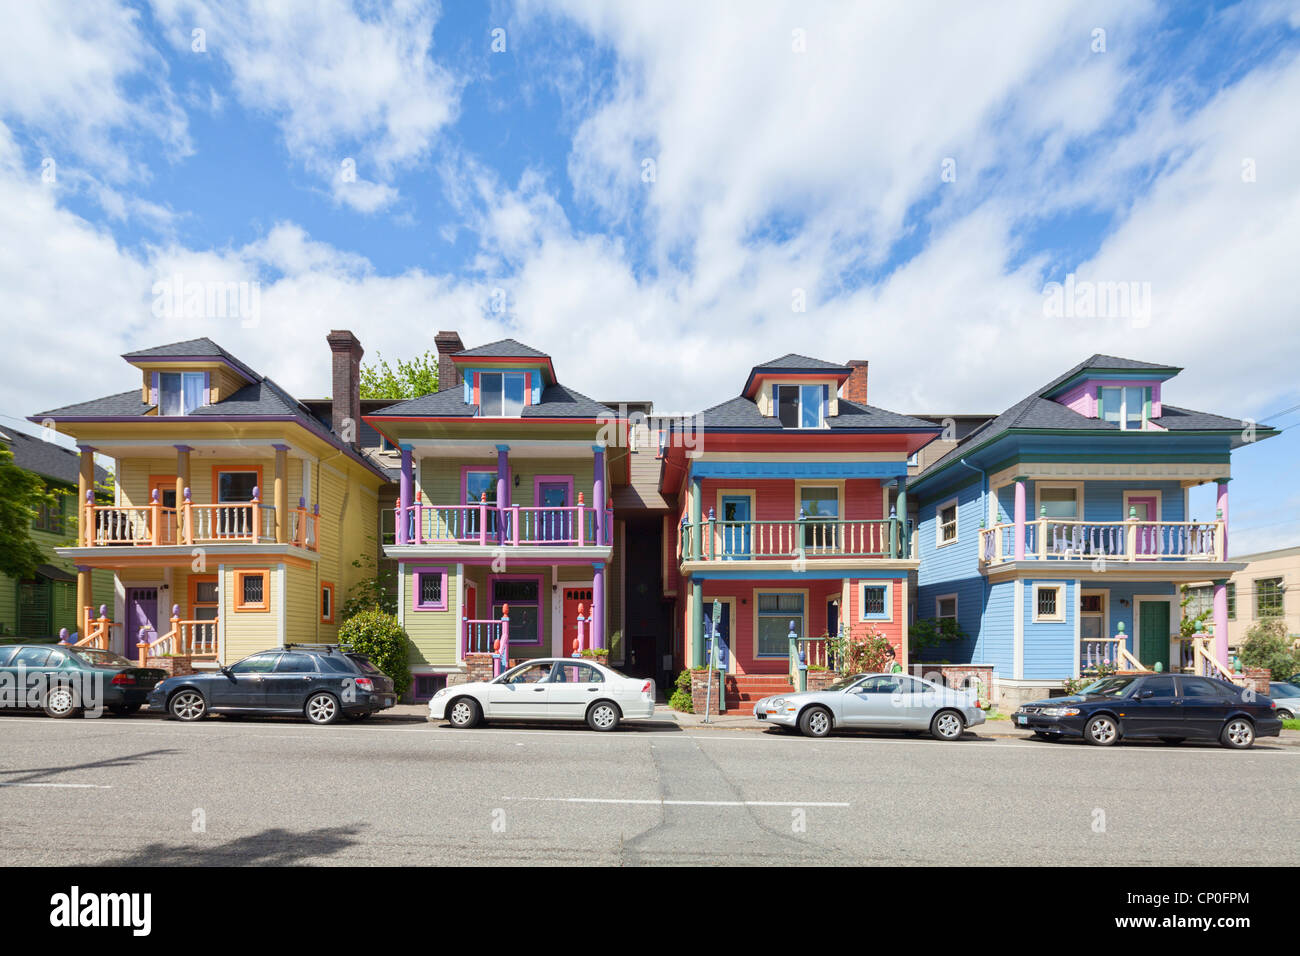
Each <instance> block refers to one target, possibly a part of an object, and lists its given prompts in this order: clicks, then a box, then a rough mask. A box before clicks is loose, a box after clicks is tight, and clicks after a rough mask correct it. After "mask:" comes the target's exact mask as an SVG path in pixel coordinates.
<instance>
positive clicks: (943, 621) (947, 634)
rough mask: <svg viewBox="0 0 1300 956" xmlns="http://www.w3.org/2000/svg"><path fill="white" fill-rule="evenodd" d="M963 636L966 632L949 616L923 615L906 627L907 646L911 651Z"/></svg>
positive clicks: (949, 642) (945, 642)
mask: <svg viewBox="0 0 1300 956" xmlns="http://www.w3.org/2000/svg"><path fill="white" fill-rule="evenodd" d="M965 636H966V632H965V631H963V630H962V629H961V628H959V627H958V626H957V621H956V620H955V619H953V618H951V617H923V618H921V619H920V620H918V621H914V622H913V623H912V626H911V627H909V628H908V629H907V646H908V647H909V648H911V649H912V650H913V651H921V650H924V649H925V648H929V647H938V646H939V645H941V644H951V643H952V642H953V641H957V640H961V639H962V638H964V637H965Z"/></svg>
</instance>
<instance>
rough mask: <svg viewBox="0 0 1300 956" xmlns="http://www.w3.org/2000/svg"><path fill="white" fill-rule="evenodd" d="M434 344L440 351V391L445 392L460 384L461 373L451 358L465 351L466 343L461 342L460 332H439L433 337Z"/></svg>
mask: <svg viewBox="0 0 1300 956" xmlns="http://www.w3.org/2000/svg"><path fill="white" fill-rule="evenodd" d="M433 344H434V347H435V348H437V350H438V391H440V392H445V391H446V390H447V389H449V388H455V387H456V386H457V385H459V384H460V373H459V372H458V371H457V369H456V363H455V362H453V361H452V360H451V357H452V356H453V355H455V354H456V353H457V352H463V351H465V343H463V342H462V341H461V340H460V333H459V332H439V333H438V334H437V335H435V336H434V337H433Z"/></svg>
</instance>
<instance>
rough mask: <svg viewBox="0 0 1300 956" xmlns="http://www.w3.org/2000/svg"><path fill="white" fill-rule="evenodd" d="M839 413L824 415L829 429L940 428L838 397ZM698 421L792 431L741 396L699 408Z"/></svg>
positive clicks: (727, 426)
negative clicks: (709, 406) (702, 408)
mask: <svg viewBox="0 0 1300 956" xmlns="http://www.w3.org/2000/svg"><path fill="white" fill-rule="evenodd" d="M838 401H839V414H838V415H835V416H832V417H829V418H827V419H826V424H827V425H828V426H829V428H830V430H831V431H844V430H846V429H854V430H880V429H890V430H895V431H930V432H936V433H937V432H938V431H940V429H939V426H938V425H936V424H935V423H934V422H927V421H923V420H922V419H920V418H912V417H910V416H908V415H900V414H898V413H897V412H890V411H886V410H885V409H883V408H876V407H875V406H873V405H859V404H858V403H856V402H850V401H849V400H848V399H844V398H841V399H839V400H838ZM700 425H701V426H703V427H704V428H717V429H721V430H727V431H729V430H732V429H742V428H743V429H755V430H763V431H778V432H779V431H793V430H794V429H787V428H785V427H784V426H783V425H782V424H781V420H780V419H779V418H777V417H775V416H767V415H763V414H762V413H761V412H760V411H759V410H758V405H757V404H756V403H754V402H753V401H751V400H750V399H748V398H745V397H744V396H740V397H738V398H733V399H730V400H729V401H725V402H723V403H722V404H721V405H714V406H713V407H712V408H706V409H705V410H704V411H702V412H700Z"/></svg>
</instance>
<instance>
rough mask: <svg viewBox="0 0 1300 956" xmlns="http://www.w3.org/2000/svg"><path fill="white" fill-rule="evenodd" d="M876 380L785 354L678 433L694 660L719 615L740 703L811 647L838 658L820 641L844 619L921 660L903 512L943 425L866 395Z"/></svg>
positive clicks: (671, 478)
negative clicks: (915, 459) (920, 462)
mask: <svg viewBox="0 0 1300 956" xmlns="http://www.w3.org/2000/svg"><path fill="white" fill-rule="evenodd" d="M866 385H867V382H866V363H865V362H856V363H851V364H849V365H841V364H837V363H834V362H825V361H820V360H817V359H812V358H807V357H805V356H801V355H786V356H784V357H782V358H779V359H775V360H773V361H771V362H766V363H764V364H762V365H757V366H755V367H754V368H753V369H752V370H751V371H750V373H749V377H748V379H747V380H746V381H745V384H744V387H743V389H742V390H741V394H740V395H739V396H738V397H736V398H733V399H731V400H730V401H727V402H724V403H722V404H721V405H717V406H714V407H713V408H710V409H707V410H706V411H704V412H701V413H700V414H699V415H698V416H697V417H696V418H695V420H694V423H693V425H687V426H685V427H684V428H683V429H682V430H674V431H668V432H665V441H664V449H663V453H662V455H663V462H662V465H661V472H660V485H661V489H662V491H663V492H664V493H665V494H666V495H671V496H672V497H673V498H675V500H676V501H677V502H678V503H679V506H678V509H677V511H676V514H675V516H674V519H673V527H672V528H671V529H670V533H669V534H667V535H665V538H664V545H665V563H666V564H668V565H670V567H671V573H669V574H667V575H666V576H665V585H666V590H667V592H668V593H669V594H670V595H671V596H672V597H673V598H674V600H675V602H676V615H677V619H678V621H680V622H681V623H680V626H681V629H682V634H683V635H684V640H683V644H682V652H683V653H682V656H683V661H682V662H683V663H684V664H686V665H687V666H700V665H702V664H703V663H704V662H705V659H706V643H705V639H704V638H705V635H706V634H707V632H708V629H711V628H712V627H714V626H715V625H716V626H717V629H718V633H719V637H720V640H721V645H722V646H721V649H720V655H721V659H722V660H723V661H724V662H725V667H726V672H727V678H726V696H727V699H728V701H729V706H731V707H736V706H739V705H740V704H741V703H742V702H744V701H746V700H749V699H750V698H752V697H755V696H762V695H763V694H764V693H766V692H768V691H769V690H771V689H773V688H780V687H789V686H790V681H791V679H792V675H795V674H796V671H797V665H798V662H797V660H796V658H797V657H798V655H799V654H802V655H803V658H804V661H803V662H804V663H805V664H806V665H810V666H818V665H819V664H821V665H824V664H825V663H826V653H827V651H826V644H825V641H818V640H817V638H819V637H821V638H824V637H826V636H835V635H837V634H838V633H840V629H841V625H845V626H846V627H847V630H848V632H849V633H850V634H852V635H854V636H860V635H864V634H867V633H878V634H882V635H884V636H885V637H886V638H887V639H888V640H889V642H890V644H891V645H892V646H893V647H894V648H895V651H896V653H897V654H898V657H899V659H900V660H902V661H905V660H906V658H907V655H908V633H907V632H908V607H909V604H910V597H909V586H908V579H909V574H910V573H912V572H914V571H915V570H916V568H917V562H916V560H915V559H914V558H913V557H912V556H911V549H910V545H909V541H908V534H907V525H906V523H905V521H903V520H900V519H899V517H898V515H905V514H906V513H907V502H906V495H907V492H906V488H905V485H904V482H905V480H906V475H907V462H908V458H909V457H910V456H912V455H913V454H915V453H916V452H917V451H918V450H919V449H920V448H922V447H923V446H925V445H926V444H927V443H928V442H930V441H932V440H933V439H934V438H935V436H936V435H938V434H939V432H940V431H941V429H940V427H939V426H937V425H935V424H933V423H931V422H927V421H922V420H920V419H915V418H911V417H908V416H905V415H899V414H896V413H894V412H889V411H885V410H883V409H880V408H874V407H872V406H870V405H868V404H866V398H867V396H866ZM715 606H716V608H717V613H716V618H717V620H716V621H715V620H714V617H715V613H714V608H715ZM792 635H793V637H794V638H795V641H794V642H792V641H791V639H790V638H791V636H792ZM792 643H793V644H794V645H795V647H796V650H795V652H794V653H792V650H791V648H792Z"/></svg>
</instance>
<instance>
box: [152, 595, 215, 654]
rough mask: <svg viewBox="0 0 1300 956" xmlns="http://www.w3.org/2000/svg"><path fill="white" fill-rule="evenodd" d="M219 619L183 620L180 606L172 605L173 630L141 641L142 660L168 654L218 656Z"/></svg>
mask: <svg viewBox="0 0 1300 956" xmlns="http://www.w3.org/2000/svg"><path fill="white" fill-rule="evenodd" d="M217 623H218V622H217V620H216V619H215V618H213V619H210V620H193V621H182V620H181V619H180V607H179V606H178V605H172V617H171V630H169V631H167V633H165V634H160V635H159V636H158V637H156V638H155V639H154V640H152V641H146V640H144V639H143V630H144V629H143V628H142V629H141V631H142V634H141V640H140V641H139V645H138V646H139V648H140V660H141V661H144V660H145V659H146V658H149V657H163V656H166V655H188V656H190V657H211V658H215V657H216V656H217Z"/></svg>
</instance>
